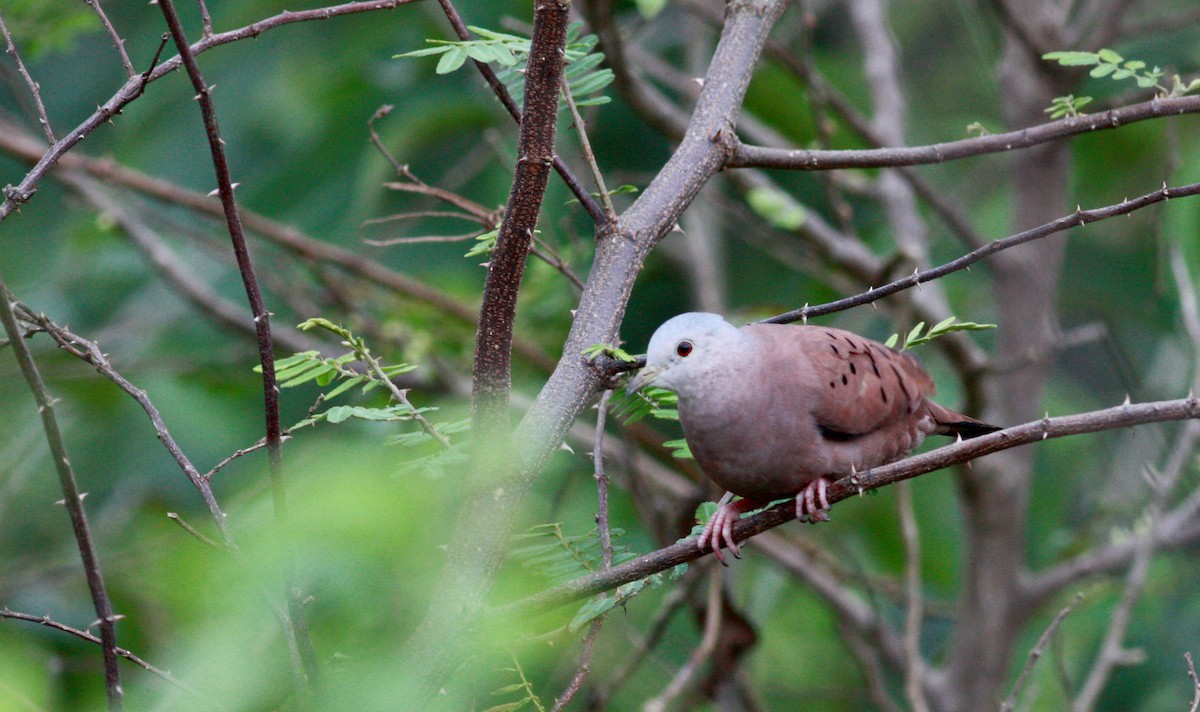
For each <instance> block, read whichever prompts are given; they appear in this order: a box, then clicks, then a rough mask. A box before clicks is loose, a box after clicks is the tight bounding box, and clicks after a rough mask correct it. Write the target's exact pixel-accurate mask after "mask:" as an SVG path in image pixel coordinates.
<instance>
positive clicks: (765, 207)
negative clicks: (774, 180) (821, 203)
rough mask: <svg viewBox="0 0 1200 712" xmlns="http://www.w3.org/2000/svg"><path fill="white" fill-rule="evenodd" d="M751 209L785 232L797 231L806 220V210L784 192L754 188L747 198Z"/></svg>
mask: <svg viewBox="0 0 1200 712" xmlns="http://www.w3.org/2000/svg"><path fill="white" fill-rule="evenodd" d="M746 201H747V202H748V203H749V204H750V209H751V210H753V211H754V212H756V213H758V214H759V215H760V216H762V217H763V218H766V220H767V222H769V223H771V224H772V225H774V226H775V227H778V228H781V229H783V230H797V229H799V228H800V226H801V225H803V224H804V221H805V219H806V216H805V212H804V208H803V207H801V205H800V204H799V203H797V202H796V201H795V200H793V199H792V197H791V196H789V195H788V194H786V193H784V192H783V191H780V190H776V189H774V188H752V189H751V190H750V192H749V193H748V194H747V196H746Z"/></svg>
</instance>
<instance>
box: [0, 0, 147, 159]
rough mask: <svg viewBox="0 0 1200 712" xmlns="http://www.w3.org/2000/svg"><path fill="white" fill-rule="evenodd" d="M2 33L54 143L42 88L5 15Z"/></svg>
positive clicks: (48, 137)
mask: <svg viewBox="0 0 1200 712" xmlns="http://www.w3.org/2000/svg"><path fill="white" fill-rule="evenodd" d="M89 4H90V3H89ZM0 33H3V34H4V43H5V45H7V47H8V49H6V50H5V51H6V52H7V53H8V56H10V57H12V58H13V61H14V62H16V64H17V71H18V72H20V74H21V78H22V79H24V80H25V86H27V87H29V93H30V94H32V95H33V103H34V104H35V105H37V112H38V123H39V124H41V125H42V131H43V132H44V133H45V134H46V138H47V139H49V141H50V143H54V142H55V141H56V140H57V139H55V138H54V129H52V128H50V118H49V117H48V116H46V105H45V104H43V103H42V92H41V88H40V87H39V86H38V83H37V82H35V81H33V77H32V76H30V74H29V70H28V69H26V68H25V63H24V62H22V61H21V55H20V54H19V53H18V52H17V45H16V44H14V43H13V39H12V35H10V34H8V26H7V25H5V24H4V18H3V17H0ZM126 61H128V60H126Z"/></svg>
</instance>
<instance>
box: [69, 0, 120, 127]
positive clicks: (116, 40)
mask: <svg viewBox="0 0 1200 712" xmlns="http://www.w3.org/2000/svg"><path fill="white" fill-rule="evenodd" d="M83 1H84V2H86V3H87V4H88V5H91V7H92V9H93V10H95V11H96V15H98V16H99V17H100V24H101V25H104V31H105V32H107V33H108V36H109V37H110V38H111V39H112V42H113V46H114V47H116V48H117V53H118V54H120V55H121V64H124V65H125V77H126V78H128V79H132V78H133V76H134V75H135V74H137V70H136V69H134V68H133V62H131V61H130V60H129V53H128V52H126V51H125V40H123V39H121V35H119V34H117V28H115V27H113V24H112V22H110V21H109V19H108V15H106V14H104V8H102V7H100V0H83ZM51 143H54V142H53V141H51Z"/></svg>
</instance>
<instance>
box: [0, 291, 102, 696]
mask: <svg viewBox="0 0 1200 712" xmlns="http://www.w3.org/2000/svg"><path fill="white" fill-rule="evenodd" d="M14 301H15V300H14V299H13V296H12V294H10V293H9V291H8V287H7V286H5V284H4V280H3V278H0V322H3V324H4V331H5V333H7V334H8V341H9V343H10V344H11V345H12V348H13V354H14V355H15V356H16V358H17V363H18V364H19V365H20V367H21V373H22V375H24V377H25V382H26V383H27V384H29V390H30V391H32V392H33V398H34V400H35V401H36V402H37V406H38V413H40V414H41V416H42V429H43V430H45V431H46V441H47V443H49V445H50V453H51V455H53V458H54V469H55V470H56V471H57V472H58V483H59V485H60V486H61V487H62V493H63V506H65V507H66V508H67V514H69V515H70V517H71V528H72V529H74V531H75V544H76V545H77V546H78V547H79V556H80V557H81V558H82V559H83V573H84V575H85V576H86V577H87V585H88V590H89V591H91V594H92V605H93V606H94V607H95V609H96V616H97V618H98V621H99V624H100V641H101V643H100V644H101V648H102V650H103V651H104V689H105V692H107V694H108V708H109V709H110V710H120V709H121V707H122V704H123V703H122V699H123V692H122V690H121V674H120V671H119V670H118V669H117V630H116V625H115V619H114V618H113V609H112V601H110V600H109V598H108V590H107V589H106V588H105V586H104V575H103V574H102V573H101V571H100V560H99V559H98V558H97V557H96V548H95V545H94V544H93V543H92V534H91V531H90V530H89V528H88V521H87V515H86V513H85V512H84V511H83V495H81V494H80V493H79V485H78V483H77V482H76V480H75V471H74V470H73V469H72V467H71V460H70V458H68V457H67V447H66V444H65V443H64V442H63V439H62V432H60V431H59V429H58V419H57V418H56V417H55V415H54V399H53V398H51V397H50V393H49V392H48V391H47V390H46V384H45V383H44V382H43V381H42V374H41V373H40V372H39V371H38V367H37V364H36V363H34V361H33V356H32V354H30V353H29V348H28V346H27V345H26V344H25V338H24V336H23V335H22V334H21V329H20V328H19V327H18V326H17V318H16V315H15V314H14V313H13V302H14Z"/></svg>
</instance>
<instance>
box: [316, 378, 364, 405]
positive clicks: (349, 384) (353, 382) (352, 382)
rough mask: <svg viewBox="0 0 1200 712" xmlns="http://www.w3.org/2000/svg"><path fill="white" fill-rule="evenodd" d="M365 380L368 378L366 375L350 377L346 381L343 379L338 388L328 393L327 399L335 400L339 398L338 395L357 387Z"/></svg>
mask: <svg viewBox="0 0 1200 712" xmlns="http://www.w3.org/2000/svg"><path fill="white" fill-rule="evenodd" d="M365 380H367V378H366V376H358V377H355V378H348V379H346V380H345V381H342V383H341V384H340V385H339V386H338V387H337V388H334V389H333V390H332V391H329V392H328V393H326V394H325V400H327V401H328V400H333V399H334V398H337V397H338V396H340V395H342V394H343V393H345V392H346V391H349V390H351V389H353V388H355V387H357V386H358V385H359V384H360V383H362V382H363V381H365Z"/></svg>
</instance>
